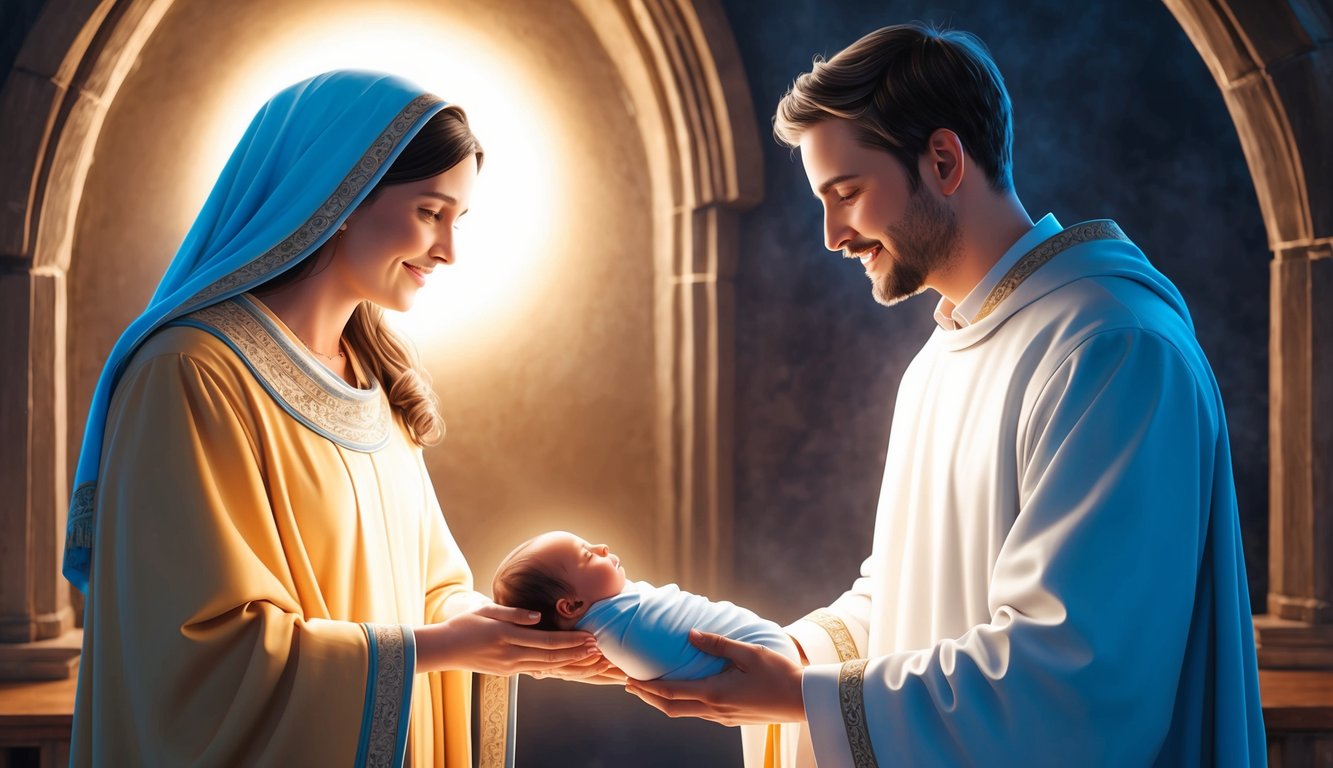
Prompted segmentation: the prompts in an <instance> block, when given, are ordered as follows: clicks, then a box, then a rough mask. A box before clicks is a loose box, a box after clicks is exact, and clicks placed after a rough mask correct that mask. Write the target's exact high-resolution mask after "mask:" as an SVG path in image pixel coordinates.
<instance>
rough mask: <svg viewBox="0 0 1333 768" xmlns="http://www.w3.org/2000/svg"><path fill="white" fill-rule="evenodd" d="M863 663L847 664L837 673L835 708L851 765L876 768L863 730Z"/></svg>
mask: <svg viewBox="0 0 1333 768" xmlns="http://www.w3.org/2000/svg"><path fill="white" fill-rule="evenodd" d="M869 663H870V662H869V661H868V660H866V659H856V660H853V661H849V662H846V663H845V664H843V665H842V668H841V669H839V670H838V704H839V706H840V707H841V708H842V724H843V727H845V728H846V729H847V746H848V747H849V748H850V749H851V753H852V765H854V766H856V768H878V766H879V763H878V762H877V761H876V760H875V747H874V745H873V744H871V743H870V729H869V728H868V727H867V726H866V704H865V677H866V664H869Z"/></svg>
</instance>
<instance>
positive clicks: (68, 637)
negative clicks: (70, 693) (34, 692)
mask: <svg viewBox="0 0 1333 768" xmlns="http://www.w3.org/2000/svg"><path fill="white" fill-rule="evenodd" d="M82 648H83V630H74V631H71V632H66V633H65V634H63V635H61V636H60V637H54V638H51V639H50V640H38V641H37V642H34V643H0V680H64V679H68V678H72V677H74V676H75V674H76V673H77V671H78V669H79V651H80V650H82Z"/></svg>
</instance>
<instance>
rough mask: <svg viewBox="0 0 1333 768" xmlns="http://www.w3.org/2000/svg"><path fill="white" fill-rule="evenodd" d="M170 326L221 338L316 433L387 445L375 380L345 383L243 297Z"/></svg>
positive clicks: (388, 420)
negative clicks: (354, 384) (363, 386)
mask: <svg viewBox="0 0 1333 768" xmlns="http://www.w3.org/2000/svg"><path fill="white" fill-rule="evenodd" d="M171 325H187V326H191V327H195V328H199V329H201V330H204V331H208V332H209V333H212V334H213V335H214V336H217V337H218V338H220V339H222V340H223V341H224V342H226V343H227V346H229V347H231V348H232V349H233V350H235V351H236V353H237V354H238V355H240V357H241V359H242V360H244V361H245V364H246V365H247V366H248V367H249V368H250V370H251V371H252V372H254V374H255V378H256V379H258V380H259V383H260V384H262V385H263V386H264V389H266V390H267V391H268V393H269V394H270V395H272V396H273V398H274V399H275V400H276V401H277V402H278V404H279V405H281V406H282V407H283V409H284V410H286V411H287V412H288V413H289V414H291V415H292V417H293V418H295V419H296V420H298V421H300V422H301V423H303V424H305V425H306V426H307V427H309V428H310V429H312V430H314V431H315V432H317V433H319V434H320V435H323V436H324V437H327V438H328V439H330V440H332V441H333V442H335V443H338V444H339V445H342V446H344V447H346V448H350V449H352V450H356V451H362V452H366V453H370V452H373V451H377V450H379V449H380V448H382V447H384V444H385V443H386V442H388V439H389V430H390V428H391V427H392V425H393V417H392V412H391V410H390V408H389V403H388V401H387V400H386V399H385V398H384V396H383V395H382V394H381V391H380V385H379V382H378V381H374V382H372V384H371V387H370V388H369V389H356V388H355V387H352V386H350V385H348V384H347V382H345V381H343V380H342V379H340V378H339V377H337V376H335V375H334V374H333V372H332V371H330V370H329V369H327V368H325V367H324V366H322V365H319V364H317V363H315V362H314V361H312V360H311V359H310V357H309V356H308V355H306V354H305V353H304V352H302V351H301V350H300V349H298V348H297V346H296V345H295V344H294V343H293V342H292V341H291V339H289V338H287V335H286V334H284V333H283V332H282V330H281V329H279V328H278V327H277V325H276V324H275V323H274V321H273V320H272V318H270V317H269V316H268V315H267V314H265V312H264V311H263V310H262V309H260V308H259V307H258V306H256V305H255V304H254V302H253V301H252V300H251V299H250V298H249V297H247V296H245V295H244V294H243V295H241V296H237V297H235V298H233V299H230V300H228V301H224V302H221V303H218V304H214V305H212V306H208V307H204V308H203V309H201V310H199V311H197V312H194V313H192V314H190V315H187V316H186V317H183V318H181V319H180V320H176V321H173V322H172V323H171Z"/></svg>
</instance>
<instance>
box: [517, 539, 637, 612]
mask: <svg viewBox="0 0 1333 768" xmlns="http://www.w3.org/2000/svg"><path fill="white" fill-rule="evenodd" d="M529 555H530V556H531V557H535V558H537V559H539V560H541V561H542V562H543V563H545V564H546V565H547V567H549V568H550V569H551V572H552V575H554V576H557V577H559V578H561V579H564V580H565V581H566V582H568V583H569V585H570V586H571V587H573V588H574V592H575V593H576V595H577V597H578V599H579V600H584V601H586V603H587V604H589V605H591V604H592V603H595V602H597V601H598V600H605V599H606V598H608V597H612V596H614V595H618V594H620V590H622V589H624V588H625V569H624V568H621V567H620V558H619V557H616V556H615V555H613V554H611V550H609V549H608V548H607V546H606V545H605V544H589V543H588V542H586V541H584V540H583V539H581V538H579V537H578V536H575V535H574V534H572V533H567V532H565V531H552V532H550V533H544V534H542V535H541V536H540V537H538V538H537V540H536V541H535V542H533V544H532V549H531V550H529Z"/></svg>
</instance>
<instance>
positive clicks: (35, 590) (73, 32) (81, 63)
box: [0, 0, 170, 680]
mask: <svg viewBox="0 0 1333 768" xmlns="http://www.w3.org/2000/svg"><path fill="white" fill-rule="evenodd" d="M169 5H170V0H100V1H99V0H50V2H48V3H47V4H46V5H45V6H44V7H43V9H42V11H41V15H40V16H39V17H38V18H37V21H36V22H35V24H34V25H33V28H32V30H31V31H30V32H29V34H28V37H27V38H26V39H25V40H24V43H23V47H22V48H21V49H20V51H19V55H18V57H17V59H16V60H15V62H14V67H13V69H12V70H11V71H10V72H8V73H7V76H6V77H5V79H4V90H3V91H0V146H3V147H4V148H5V151H4V152H0V360H3V361H5V365H3V366H0V445H3V451H4V453H3V457H2V460H0V489H3V493H0V680H3V679H43V678H61V677H68V676H70V675H71V674H73V672H74V670H75V669H76V668H77V664H78V656H79V650H80V646H81V645H82V633H81V632H80V631H79V630H77V629H75V628H74V612H73V610H72V608H71V605H70V588H69V585H68V584H67V583H66V582H65V580H64V579H63V578H62V577H61V575H60V560H61V553H62V551H63V548H64V540H65V537H64V528H65V512H66V509H67V507H68V504H69V488H68V484H69V480H68V478H69V467H68V466H67V460H66V456H67V446H66V434H67V424H68V419H69V414H68V412H67V411H68V407H67V404H66V393H65V390H66V373H65V362H66V344H65V326H66V307H65V302H66V291H65V275H66V272H67V270H68V269H69V262H70V244H71V238H72V232H73V222H74V220H75V216H76V215H77V213H78V209H79V200H80V197H81V196H82V193H83V181H84V178H85V177H86V175H87V172H88V167H89V165H90V164H91V163H92V158H93V146H94V145H95V144H96V141H97V133H98V130H99V129H100V128H101V125H102V119H103V118H104V117H105V115H106V110H107V106H108V105H109V104H110V101H111V99H112V98H114V96H115V93H116V91H117V90H118V89H119V88H120V84H121V82H123V81H124V79H125V76H126V75H127V74H128V73H129V70H130V66H131V65H132V63H133V62H134V60H135V58H137V56H138V52H139V50H140V49H141V48H142V46H143V43H144V42H145V41H147V39H148V36H149V35H150V34H152V31H153V29H154V28H155V27H156V26H157V22H158V21H159V20H160V19H161V17H162V13H164V12H165V10H166V8H167V6H169Z"/></svg>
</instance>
